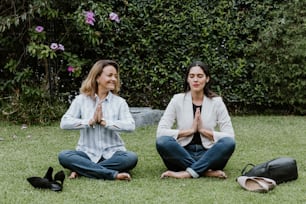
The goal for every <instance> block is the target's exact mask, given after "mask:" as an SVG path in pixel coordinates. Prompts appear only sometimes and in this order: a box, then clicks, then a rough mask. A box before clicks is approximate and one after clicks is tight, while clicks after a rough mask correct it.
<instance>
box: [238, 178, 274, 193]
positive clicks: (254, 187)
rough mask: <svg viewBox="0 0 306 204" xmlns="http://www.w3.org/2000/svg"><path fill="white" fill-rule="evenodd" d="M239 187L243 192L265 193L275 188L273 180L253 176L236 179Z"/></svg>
mask: <svg viewBox="0 0 306 204" xmlns="http://www.w3.org/2000/svg"><path fill="white" fill-rule="evenodd" d="M237 182H238V183H239V185H240V186H241V187H242V188H244V189H245V190H248V191H252V192H258V193H267V192H268V191H270V190H272V189H274V188H275V187H276V182H275V181H274V180H273V179H269V178H265V177H254V176H250V177H249V176H240V177H238V178H237Z"/></svg>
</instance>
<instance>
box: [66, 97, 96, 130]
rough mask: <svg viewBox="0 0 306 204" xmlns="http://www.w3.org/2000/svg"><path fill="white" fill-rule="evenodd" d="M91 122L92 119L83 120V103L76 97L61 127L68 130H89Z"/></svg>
mask: <svg viewBox="0 0 306 204" xmlns="http://www.w3.org/2000/svg"><path fill="white" fill-rule="evenodd" d="M89 120H90V118H81V101H80V98H79V97H76V98H75V99H74V100H73V101H72V103H71V105H70V107H69V109H68V110H67V111H66V113H65V114H64V115H63V117H62V119H61V122H60V127H61V128H62V129H66V130H79V129H83V128H89V127H90V126H89V125H88V124H89Z"/></svg>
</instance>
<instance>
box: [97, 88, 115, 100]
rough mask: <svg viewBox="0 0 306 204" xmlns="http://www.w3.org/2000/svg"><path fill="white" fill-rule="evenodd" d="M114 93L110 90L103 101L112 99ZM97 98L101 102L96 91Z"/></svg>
mask: <svg viewBox="0 0 306 204" xmlns="http://www.w3.org/2000/svg"><path fill="white" fill-rule="evenodd" d="M113 95H114V94H113V93H112V92H111V91H109V92H108V94H107V96H106V98H105V99H103V100H102V102H103V101H111V99H112V98H113ZM95 98H96V101H97V102H99V96H98V95H97V94H96V93H95Z"/></svg>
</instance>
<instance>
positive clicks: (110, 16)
mask: <svg viewBox="0 0 306 204" xmlns="http://www.w3.org/2000/svg"><path fill="white" fill-rule="evenodd" d="M109 19H110V20H112V21H116V22H117V23H119V22H120V19H119V16H118V15H117V14H116V13H114V12H111V13H110V14H109Z"/></svg>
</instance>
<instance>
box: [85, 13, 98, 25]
mask: <svg viewBox="0 0 306 204" xmlns="http://www.w3.org/2000/svg"><path fill="white" fill-rule="evenodd" d="M85 17H86V20H85V22H86V23H87V24H90V25H94V23H95V21H96V20H95V14H94V12H92V11H85Z"/></svg>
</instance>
